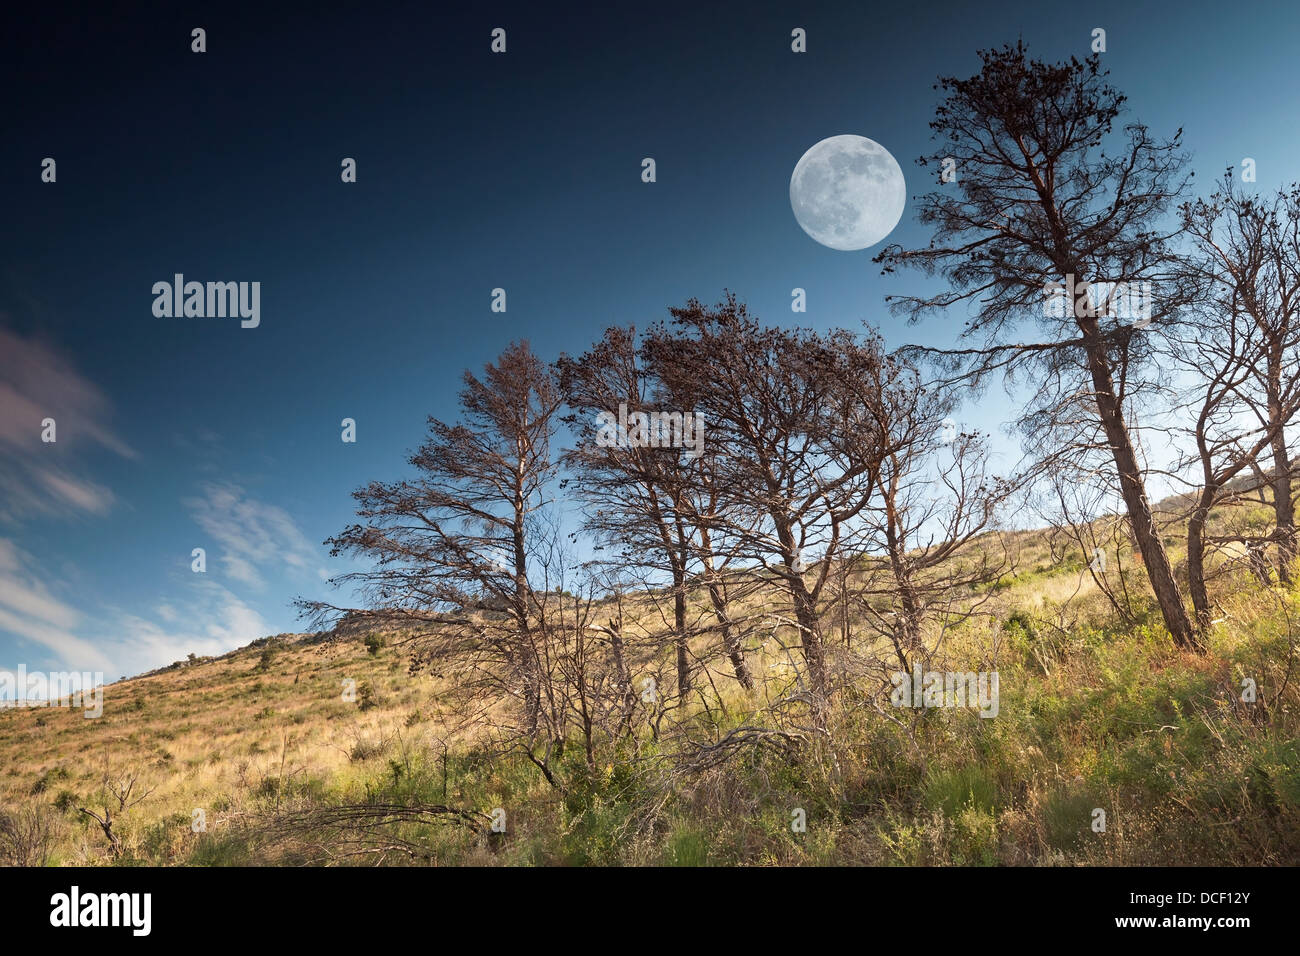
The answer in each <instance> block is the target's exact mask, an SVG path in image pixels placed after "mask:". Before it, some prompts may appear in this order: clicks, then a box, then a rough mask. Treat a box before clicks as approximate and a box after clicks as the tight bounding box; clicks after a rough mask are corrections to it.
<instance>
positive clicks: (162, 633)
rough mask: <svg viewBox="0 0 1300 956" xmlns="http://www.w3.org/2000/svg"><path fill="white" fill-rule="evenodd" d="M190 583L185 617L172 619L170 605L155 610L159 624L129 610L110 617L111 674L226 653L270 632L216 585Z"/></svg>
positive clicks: (107, 645)
mask: <svg viewBox="0 0 1300 956" xmlns="http://www.w3.org/2000/svg"><path fill="white" fill-rule="evenodd" d="M195 577H201V575H196V576H195ZM192 588H193V590H192V591H191V593H190V594H189V595H187V597H186V600H185V609H186V610H185V615H184V617H185V621H183V622H182V621H177V620H175V619H174V618H175V617H177V615H175V613H174V611H173V609H172V608H171V607H170V605H163V606H161V607H159V608H158V609H157V612H158V616H159V617H160V618H161V619H162V620H163V622H164V623H162V624H160V623H158V621H154V620H149V619H148V618H145V617H140V616H138V615H134V614H129V613H117V614H114V615H113V616H112V621H113V630H114V635H115V636H113V637H110V638H108V639H106V640H105V641H104V644H103V647H104V649H105V652H106V653H107V654H108V656H109V657H111V658H112V660H113V666H114V668H115V671H114V676H118V675H121V676H129V675H132V674H139V673H142V672H144V671H147V670H152V669H154V668H156V667H162V666H164V665H167V664H170V663H172V662H174V661H179V660H184V659H185V657H186V656H187V655H188V654H198V655H200V656H204V655H215V654H224V653H225V652H226V651H229V650H233V649H234V648H236V647H241V646H243V645H245V644H247V643H249V642H250V641H253V640H256V639H257V638H259V637H265V636H266V635H267V634H269V633H270V632H271V629H270V627H269V626H268V625H267V623H266V621H265V620H264V619H263V618H262V615H260V614H259V613H258V612H257V611H256V610H254V609H253V608H251V607H249V606H248V605H247V604H245V603H244V602H243V601H242V600H241V599H240V598H239V597H237V596H236V595H235V594H233V593H231V592H230V591H228V590H226V589H225V588H223V587H221V586H220V585H219V584H215V583H212V582H210V581H195V582H194V583H193V585H192Z"/></svg>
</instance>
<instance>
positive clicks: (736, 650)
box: [700, 528, 754, 690]
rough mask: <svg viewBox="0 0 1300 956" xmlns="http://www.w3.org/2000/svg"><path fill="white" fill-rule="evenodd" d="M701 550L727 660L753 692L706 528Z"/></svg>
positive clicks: (752, 679) (703, 532) (742, 682)
mask: <svg viewBox="0 0 1300 956" xmlns="http://www.w3.org/2000/svg"><path fill="white" fill-rule="evenodd" d="M700 550H701V555H700V559H701V562H702V563H703V565H704V574H705V578H706V580H707V582H708V584H707V587H708V589H709V600H710V602H712V604H713V614H714V616H715V617H716V618H717V619H718V627H719V628H720V629H721V631H722V646H723V647H724V648H725V649H726V651H727V658H728V659H729V660H730V661H731V668H732V670H733V671H735V673H736V680H738V681H740V686H741V687H743V688H745V690H753V689H754V678H753V676H752V675H751V674H750V673H749V666H748V665H747V664H746V663H745V650H744V648H743V647H741V646H740V638H739V637H738V636H737V635H736V629H735V627H734V626H733V625H732V623H731V615H730V614H728V613H727V599H726V597H725V596H723V593H722V588H721V587H719V586H718V582H717V579H716V578H715V577H714V572H713V548H712V545H711V543H710V541H709V532H708V530H707V529H706V528H701V529H700Z"/></svg>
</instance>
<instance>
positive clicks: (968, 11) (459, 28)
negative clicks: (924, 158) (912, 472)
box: [0, 0, 1300, 680]
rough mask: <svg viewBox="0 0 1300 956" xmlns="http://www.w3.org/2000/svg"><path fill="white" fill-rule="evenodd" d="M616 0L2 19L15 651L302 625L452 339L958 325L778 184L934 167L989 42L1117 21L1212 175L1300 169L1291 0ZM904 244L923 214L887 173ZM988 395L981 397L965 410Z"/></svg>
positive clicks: (899, 335)
mask: <svg viewBox="0 0 1300 956" xmlns="http://www.w3.org/2000/svg"><path fill="white" fill-rule="evenodd" d="M464 6H470V5H464ZM473 6H476V7H477V6H479V5H473ZM607 6H608V5H602V8H601V9H598V10H595V11H592V12H587V11H581V10H577V9H570V10H568V11H566V10H565V9H563V8H557V7H554V6H552V5H549V4H547V5H543V4H528V5H523V6H521V8H520V9H517V10H516V9H511V8H508V7H505V6H500V5H497V6H493V7H491V8H486V7H485V8H484V9H483V10H482V12H480V11H478V10H474V11H471V12H467V11H464V10H458V11H451V12H445V11H444V10H442V9H440V7H441V5H434V4H428V3H419V4H410V5H403V6H387V7H369V8H366V7H355V6H348V7H345V8H340V9H338V10H337V11H331V10H328V9H326V8H323V7H322V8H318V9H315V10H313V11H311V12H303V13H300V14H293V15H290V14H280V13H277V12H276V11H275V10H273V9H271V8H270V6H269V5H258V6H256V7H254V8H253V10H252V12H249V13H245V14H238V15H231V14H228V13H225V12H219V11H217V10H211V9H208V8H203V7H195V8H188V7H186V6H185V5H183V4H167V5H161V6H158V7H137V8H134V10H135V12H128V13H124V14H123V13H118V12H114V13H113V14H107V13H105V14H94V15H87V14H83V13H77V12H72V11H71V10H65V11H63V12H55V11H52V10H51V11H46V10H44V9H43V10H41V11H40V12H33V13H30V14H28V16H30V17H33V18H34V19H32V20H30V21H29V22H23V21H21V20H19V21H13V22H11V23H10V24H8V28H7V29H6V31H5V34H4V36H3V37H2V38H0V78H3V80H4V90H5V92H6V99H7V103H6V104H5V107H4V111H3V114H2V115H3V120H2V121H0V122H3V127H4V135H3V137H2V138H0V209H3V211H4V217H5V225H6V228H5V229H4V230H3V236H2V238H0V242H3V250H2V251H3V255H0V413H2V414H3V415H4V416H5V418H4V420H2V421H0V668H13V667H17V666H18V665H19V664H20V663H22V664H25V665H26V666H27V667H28V668H45V669H54V668H61V667H65V666H67V667H77V668H86V669H92V670H103V671H104V672H105V673H106V675H107V677H108V679H110V680H112V679H115V678H116V677H117V676H119V675H121V674H127V673H133V672H136V671H139V670H141V669H144V668H146V667H153V666H158V665H161V664H165V663H169V662H170V661H172V660H175V659H177V658H179V657H183V656H184V654H185V653H187V652H189V651H196V652H199V653H215V652H219V651H222V650H226V649H229V648H231V647H233V646H236V645H237V644H240V643H244V642H246V641H248V640H250V639H252V638H254V637H257V636H260V635H261V634H263V633H274V632H277V631H282V630H295V629H298V628H299V627H300V626H301V625H300V624H299V623H298V622H297V621H296V620H295V614H294V611H293V610H292V608H291V607H290V602H291V600H292V599H293V597H294V596H296V595H300V594H301V595H307V596H322V595H324V594H326V593H327V592H328V589H327V587H326V585H325V584H324V583H323V576H324V575H326V574H328V573H329V572H330V571H332V570H337V566H336V565H335V564H333V563H332V562H331V561H330V559H329V558H328V556H327V554H326V551H325V549H324V548H323V547H321V545H320V542H321V541H322V540H323V539H324V538H325V537H327V536H328V535H330V534H333V533H336V532H337V531H339V530H340V529H341V528H342V527H343V526H344V525H345V524H346V523H347V522H348V521H349V520H350V518H351V513H352V511H351V506H352V500H351V498H350V496H349V493H350V492H351V490H352V489H353V488H355V487H356V486H358V485H359V484H361V483H363V482H365V481H367V480H370V479H375V478H385V479H387V478H393V477H397V476H398V475H400V474H402V473H403V472H404V470H405V469H404V455H405V453H406V451H407V450H408V449H410V448H413V447H414V446H416V445H417V444H418V443H419V442H420V440H421V438H422V436H423V434H424V421H425V417H426V416H427V415H429V414H434V415H438V416H441V417H453V416H454V414H455V395H456V392H457V390H458V388H459V384H460V374H461V370H462V369H464V368H466V367H471V368H475V369H478V368H481V366H482V364H483V363H484V362H486V361H488V360H490V359H492V358H493V357H495V355H496V354H497V353H498V352H499V351H500V349H501V348H502V347H503V346H504V345H505V344H506V343H507V342H508V341H509V340H511V339H512V338H519V337H524V338H528V339H529V340H530V341H531V342H532V343H533V344H534V346H535V347H536V349H537V350H538V351H539V352H540V353H542V354H543V355H544V356H546V357H548V358H552V357H555V356H556V355H558V354H559V353H560V352H561V351H565V350H567V351H570V352H577V351H580V350H581V349H583V348H584V347H585V346H586V345H587V344H588V343H589V342H590V341H591V340H592V339H593V338H594V337H596V336H598V335H599V334H600V332H601V331H602V330H603V329H604V328H605V327H606V326H607V325H609V324H612V323H636V324H638V325H644V324H646V323H648V322H649V321H651V320H653V319H656V318H660V317H663V316H665V315H666V310H667V308H668V306H670V305H675V304H679V303H681V302H683V301H684V300H685V299H687V298H688V297H691V296H697V297H699V298H701V299H704V300H706V301H710V302H711V301H715V300H716V299H717V298H718V297H719V296H720V295H721V293H722V291H723V289H724V288H730V289H732V290H734V291H735V292H737V293H738V294H739V295H740V296H741V297H742V298H744V299H745V300H747V301H748V303H749V304H750V306H751V308H752V309H753V310H755V311H756V312H757V313H758V314H759V315H760V316H761V317H763V318H764V319H766V320H768V321H772V322H791V321H797V322H799V323H800V324H808V325H813V326H817V327H827V326H831V325H845V326H850V327H856V326H857V325H858V324H859V323H860V322H861V321H862V320H864V319H865V320H868V321H870V322H872V323H874V324H877V325H879V326H881V327H882V328H883V329H884V332H885V334H886V339H887V341H888V342H889V343H890V344H891V345H897V344H901V343H903V342H905V341H922V342H926V343H931V344H948V343H951V342H952V341H953V336H954V333H955V330H956V328H958V327H959V325H960V322H959V319H958V318H957V317H954V320H953V322H952V323H950V324H946V323H943V322H930V323H927V324H925V325H922V326H918V327H912V328H907V327H905V326H903V325H902V324H901V323H900V322H899V321H897V320H894V319H891V318H890V317H889V316H888V314H887V312H886V311H885V309H884V306H883V297H884V295H885V294H886V293H888V292H900V291H905V290H906V289H908V288H911V287H912V286H911V285H910V284H911V283H914V282H916V281H917V280H916V279H914V278H911V277H903V278H898V277H889V278H882V277H881V276H880V275H879V270H878V268H877V267H875V266H873V265H872V264H871V262H870V257H871V256H872V255H873V254H874V252H875V251H877V250H875V249H871V250H866V251H862V252H853V253H846V252H837V251H833V250H830V249H827V248H824V247H822V246H820V245H818V244H816V243H815V242H813V241H812V240H811V239H810V238H809V237H808V236H807V235H805V234H804V233H803V232H802V231H801V230H800V228H799V227H798V225H797V223H796V222H795V220H794V217H793V215H792V214H791V209H790V203H789V197H788V188H789V180H790V173H791V171H792V169H793V168H794V164H795V163H796V161H797V160H798V159H799V157H800V156H801V155H802V154H803V153H804V151H805V150H807V149H808V148H809V147H810V146H811V145H813V144H814V143H816V142H818V141H819V140H821V139H823V138H825V137H828V136H832V135H835V134H839V133H856V134H860V135H864V136H869V137H871V138H872V139H875V140H876V141H878V142H880V143H882V144H883V145H884V146H886V147H887V148H888V149H889V150H890V151H891V152H892V153H893V154H894V156H895V157H896V158H897V159H898V161H899V163H900V164H901V165H902V167H903V170H904V173H905V175H906V176H907V177H908V186H909V193H912V194H914V193H916V192H919V191H923V190H925V189H927V188H929V187H928V183H927V181H926V180H925V179H923V178H922V176H921V174H920V172H919V171H918V170H917V168H916V166H915V164H914V160H915V158H916V157H917V156H918V155H920V154H921V153H922V152H928V151H929V148H930V143H929V129H928V125H927V124H928V122H929V121H930V119H931V117H932V113H933V107H934V104H935V97H936V93H935V91H934V90H933V89H932V85H933V83H934V81H935V78H936V76H938V75H940V74H950V73H951V74H958V75H963V76H965V75H969V74H971V73H972V72H974V71H975V70H976V68H977V66H978V61H977V58H976V55H975V54H976V51H977V50H978V49H980V48H985V47H990V46H997V45H1001V44H1003V43H1006V42H1014V41H1015V40H1016V39H1017V38H1018V37H1023V38H1024V40H1025V41H1026V42H1027V43H1028V44H1029V47H1030V51H1031V53H1032V54H1034V55H1036V56H1039V57H1043V58H1048V59H1058V58H1064V57H1068V56H1069V55H1072V54H1073V55H1077V56H1079V57H1083V56H1086V55H1087V53H1088V52H1089V44H1090V42H1091V36H1090V34H1091V30H1092V29H1093V28H1094V27H1098V26H1100V27H1104V28H1105V29H1106V30H1107V42H1108V52H1107V53H1106V55H1105V57H1104V63H1105V65H1106V66H1107V67H1108V68H1109V69H1110V70H1111V74H1112V80H1113V82H1114V83H1115V84H1116V85H1118V86H1119V87H1120V88H1121V89H1122V90H1124V91H1125V92H1126V93H1127V94H1128V95H1129V98H1130V102H1129V106H1130V108H1131V111H1132V116H1134V117H1137V118H1140V119H1142V120H1143V121H1145V122H1146V123H1148V124H1149V125H1150V126H1151V127H1152V128H1153V129H1154V130H1155V132H1156V133H1157V134H1160V135H1169V134H1172V132H1173V131H1174V130H1175V129H1176V128H1177V127H1178V126H1183V127H1185V129H1186V142H1187V145H1188V147H1189V149H1190V150H1191V151H1192V153H1193V156H1194V159H1193V164H1194V168H1195V170H1196V172H1197V179H1198V181H1200V183H1201V184H1202V187H1203V188H1205V187H1208V184H1209V181H1210V180H1212V179H1213V178H1215V177H1216V176H1217V175H1218V174H1219V173H1220V171H1221V170H1222V169H1223V167H1225V166H1227V165H1229V164H1235V163H1239V162H1240V161H1241V159H1242V157H1245V156H1251V157H1254V158H1255V159H1256V161H1257V163H1258V170H1259V187H1260V188H1269V187H1271V186H1273V185H1275V184H1277V183H1280V182H1282V181H1284V180H1290V179H1292V178H1300V159H1298V157H1300V136H1298V135H1297V133H1296V125H1295V116H1296V115H1297V98H1298V97H1297V93H1296V90H1297V83H1296V80H1295V50H1296V45H1295V36H1296V35H1297V27H1300V23H1298V22H1297V21H1300V16H1298V15H1297V13H1296V8H1295V7H1294V6H1293V5H1289V4H1283V3H1278V4H1269V3H1256V4H1252V5H1250V6H1249V7H1248V8H1243V9H1242V11H1241V12H1237V11H1236V10H1235V9H1234V8H1231V7H1225V6H1224V5H1223V4H1220V3H1213V4H1212V3H1209V2H1192V3H1188V2H1169V3H1136V2H1131V0H1126V2H1121V3H1105V2H1097V3H1090V4H1086V5H1080V4H1067V3H1061V4H1050V3H1043V2H1026V3H1001V4H992V3H991V4H972V3H967V2H953V3H938V4H936V3H927V4H921V3H913V4H903V5H887V6H886V5H875V4H845V3H835V4H826V5H818V6H813V5H809V4H804V3H800V4H783V5H779V6H778V5H772V6H767V7H761V8H760V6H759V5H756V4H735V5H733V8H732V9H730V10H724V9H713V8H711V7H712V5H707V7H706V5H703V4H682V5H672V4H666V3H660V2H656V3H653V4H640V5H631V4H629V5H619V6H620V7H623V9H620V10H613V9H606V8H605V7H607ZM196 26H201V27H204V28H205V29H206V30H207V42H208V52H207V53H205V54H202V55H199V54H194V53H191V52H190V31H191V29H192V28H193V27H196ZM497 26H500V27H504V28H505V29H506V30H507V31H508V34H507V35H508V52H507V53H506V54H505V55H504V56H500V55H493V54H492V53H491V52H490V51H489V43H490V36H489V34H490V32H491V30H492V28H494V27H497ZM796 26H800V27H804V28H805V29H806V30H807V31H808V52H807V53H806V54H803V55H796V54H794V53H792V52H791V51H790V31H791V29H793V28H794V27H796ZM47 156H49V157H53V158H55V159H56V161H57V163H58V167H57V169H58V181H57V183H55V184H45V183H42V182H41V181H40V163H41V160H42V159H43V158H44V157H47ZM345 156H347V157H355V158H356V160H357V162H358V167H359V175H358V180H359V181H358V182H357V183H356V184H351V185H345V184H343V183H341V182H340V179H339V172H340V166H339V164H340V161H341V159H342V158H343V157H345ZM646 156H651V157H654V158H655V160H656V162H657V173H658V181H657V182H656V183H654V184H645V183H642V182H641V178H640V173H641V165H640V164H641V160H642V158H643V157H646ZM894 239H896V240H898V241H901V242H903V243H905V244H913V243H920V242H923V241H925V239H926V237H925V236H923V235H922V234H921V232H920V230H919V228H918V227H917V225H916V224H915V222H914V221H913V219H912V206H911V204H910V203H909V207H908V209H907V211H905V213H904V217H903V221H902V222H901V223H900V225H899V227H898V228H897V229H896V230H895V232H894V233H893V235H892V236H891V240H894ZM176 272H181V273H184V274H185V275H186V276H187V278H189V279H198V280H245V281H251V280H257V281H260V282H261V283H262V304H261V311H262V319H261V326H260V327H259V328H257V329H241V328H240V327H239V323H238V320H236V319H195V318H191V319H184V318H179V319H178V318H170V319H167V318H156V317H155V316H154V315H153V314H152V308H151V307H152V302H153V296H152V294H151V291H150V290H151V287H152V285H153V283H154V282H156V281H159V280H170V279H171V277H172V275H173V274H174V273H176ZM498 286H500V287H504V288H505V289H506V290H507V293H508V297H509V298H508V302H509V311H508V312H507V313H505V314H504V315H501V314H496V313H493V312H491V311H490V309H489V305H490V292H491V290H492V289H493V288H494V287H498ZM796 286H799V287H803V288H805V289H806V290H807V292H808V313H807V314H806V315H802V316H795V315H792V314H791V312H790V290H791V289H792V288H794V287H796ZM47 409H48V411H46V410H47ZM1011 411H1012V410H1011V407H1010V405H1009V404H1008V403H1007V401H1006V400H1005V398H1003V397H1001V396H998V395H993V396H990V397H989V398H988V399H987V400H986V402H985V404H984V405H982V406H981V407H978V408H972V409H968V410H967V420H968V421H970V422H974V423H977V424H979V425H981V426H983V427H985V428H994V427H996V426H997V425H998V424H999V423H1000V422H1002V421H1005V420H1007V419H1008V418H1010V416H1011ZM46 414H49V415H50V416H52V417H54V418H55V419H56V421H58V423H59V424H58V428H59V432H58V438H59V440H58V442H57V443H56V444H55V445H46V444H42V443H41V442H40V441H39V433H40V421H39V419H40V418H41V417H44V416H45V415H46ZM344 417H352V418H355V419H356V421H357V423H358V442H357V443H356V444H355V445H349V444H344V443H342V442H341V441H340V440H339V431H340V429H339V422H340V420H341V419H342V418H344ZM1008 447H1009V448H1013V447H1014V446H1013V445H1008ZM195 547H204V548H206V549H207V557H208V571H207V573H206V574H204V575H198V574H194V573H192V572H191V571H190V561H191V558H190V552H191V549H192V548H195Z"/></svg>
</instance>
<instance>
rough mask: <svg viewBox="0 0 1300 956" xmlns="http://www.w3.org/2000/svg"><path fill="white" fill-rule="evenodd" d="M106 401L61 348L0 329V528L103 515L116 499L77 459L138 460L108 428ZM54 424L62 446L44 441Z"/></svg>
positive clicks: (57, 437) (57, 438)
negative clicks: (102, 453)
mask: <svg viewBox="0 0 1300 956" xmlns="http://www.w3.org/2000/svg"><path fill="white" fill-rule="evenodd" d="M109 412H110V407H109V402H108V400H107V398H106V397H105V396H104V394H103V393H102V392H101V391H100V390H99V388H98V387H97V386H95V385H94V384H93V383H92V382H90V381H89V380H88V379H86V378H85V377H83V376H82V375H81V374H79V373H78V372H77V371H76V369H75V368H73V366H72V364H71V363H70V362H68V361H67V360H66V359H65V358H63V356H61V355H60V354H59V353H58V352H57V351H56V350H55V349H54V348H52V347H50V346H48V345H46V344H44V343H42V342H39V341H36V340H35V339H25V338H23V337H21V336H19V335H17V334H16V333H14V332H11V331H9V330H7V329H4V328H0V520H8V521H19V520H23V519H27V518H31V517H35V516H58V517H68V516H74V515H80V514H91V515H104V514H107V513H108V511H109V510H110V509H111V508H112V506H113V504H114V501H115V498H114V495H113V493H112V491H110V490H109V489H108V488H105V487H104V486H103V485H100V484H97V483H96V482H94V481H92V480H90V479H89V478H87V477H85V476H84V475H83V474H81V473H80V472H79V469H78V468H77V467H76V466H75V465H74V462H73V460H72V459H73V457H74V456H80V455H82V454H84V453H86V452H87V451H89V450H93V449H106V450H108V451H109V452H111V453H113V454H116V455H119V456H121V457H124V458H134V457H135V452H134V451H133V450H132V449H131V448H130V447H129V446H128V445H127V444H126V443H125V442H124V441H122V440H121V439H120V438H118V437H117V435H115V434H114V433H113V431H112V430H111V429H110V428H109V427H108V425H107V423H106V420H107V418H108V416H109ZM47 418H52V419H54V422H55V429H56V441H54V442H49V443H47V442H44V441H42V440H41V431H42V425H41V423H42V421H44V420H45V419H47Z"/></svg>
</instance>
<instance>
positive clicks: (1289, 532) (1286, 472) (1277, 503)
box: [1268, 396, 1296, 583]
mask: <svg viewBox="0 0 1300 956" xmlns="http://www.w3.org/2000/svg"><path fill="white" fill-rule="evenodd" d="M1268 417H1269V423H1270V424H1277V423H1279V422H1280V421H1281V418H1282V404H1281V401H1280V400H1276V399H1274V398H1273V397H1272V396H1270V397H1269V402H1268ZM1273 513H1274V524H1275V525H1276V534H1277V575H1278V578H1279V579H1280V580H1281V581H1282V582H1283V583H1288V582H1290V580H1291V562H1292V561H1293V560H1294V559H1295V556H1296V531H1295V505H1294V504H1293V503H1292V501H1291V461H1290V457H1289V456H1288V455H1287V450H1286V436H1285V435H1284V434H1283V433H1282V429H1281V427H1278V429H1277V431H1275V432H1274V433H1273Z"/></svg>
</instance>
